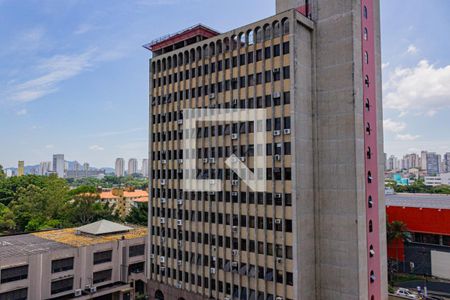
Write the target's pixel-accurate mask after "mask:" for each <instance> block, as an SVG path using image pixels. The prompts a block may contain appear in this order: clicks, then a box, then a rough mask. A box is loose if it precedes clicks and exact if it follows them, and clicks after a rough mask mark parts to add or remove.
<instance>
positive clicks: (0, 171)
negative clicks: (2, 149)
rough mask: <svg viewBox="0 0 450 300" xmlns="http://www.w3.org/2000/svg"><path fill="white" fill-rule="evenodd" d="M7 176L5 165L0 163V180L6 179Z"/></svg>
mask: <svg viewBox="0 0 450 300" xmlns="http://www.w3.org/2000/svg"><path fill="white" fill-rule="evenodd" d="M5 178H6V174H5V171H3V166H2V165H0V180H2V179H5Z"/></svg>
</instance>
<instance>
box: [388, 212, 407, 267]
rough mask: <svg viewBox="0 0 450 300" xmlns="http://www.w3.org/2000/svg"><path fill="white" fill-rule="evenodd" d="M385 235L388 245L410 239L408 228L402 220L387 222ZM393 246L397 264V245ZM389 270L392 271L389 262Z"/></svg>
mask: <svg viewBox="0 0 450 300" xmlns="http://www.w3.org/2000/svg"><path fill="white" fill-rule="evenodd" d="M386 235H387V243H388V245H392V244H393V243H395V242H397V243H404V242H410V241H411V233H410V232H409V231H408V228H407V226H406V224H405V223H403V222H402V221H392V222H391V223H389V222H387V224H386ZM394 247H395V260H396V262H397V264H398V247H397V246H396V245H394ZM389 268H390V270H389V271H390V272H389V274H391V273H392V264H389Z"/></svg>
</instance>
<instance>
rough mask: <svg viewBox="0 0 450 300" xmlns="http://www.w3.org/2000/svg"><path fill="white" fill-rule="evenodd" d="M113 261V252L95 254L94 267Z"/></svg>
mask: <svg viewBox="0 0 450 300" xmlns="http://www.w3.org/2000/svg"><path fill="white" fill-rule="evenodd" d="M111 260H112V250H108V251H102V252H96V253H94V265H98V264H102V263H105V262H109V261H111Z"/></svg>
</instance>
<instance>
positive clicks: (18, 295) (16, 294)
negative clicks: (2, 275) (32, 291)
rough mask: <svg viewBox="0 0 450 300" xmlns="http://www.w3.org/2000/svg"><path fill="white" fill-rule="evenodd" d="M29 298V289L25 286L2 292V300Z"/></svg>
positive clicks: (23, 299) (0, 298)
mask: <svg viewBox="0 0 450 300" xmlns="http://www.w3.org/2000/svg"><path fill="white" fill-rule="evenodd" d="M27 298H28V289H27V288H23V289H20V290H14V291H10V292H6V293H1V294H0V300H11V299H14V300H26V299H27Z"/></svg>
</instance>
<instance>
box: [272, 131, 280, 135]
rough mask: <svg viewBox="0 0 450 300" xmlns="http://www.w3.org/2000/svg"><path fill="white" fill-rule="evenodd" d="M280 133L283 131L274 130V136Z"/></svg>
mask: <svg viewBox="0 0 450 300" xmlns="http://www.w3.org/2000/svg"><path fill="white" fill-rule="evenodd" d="M280 134H281V132H280V131H279V130H274V131H273V136H279V135H280Z"/></svg>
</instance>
